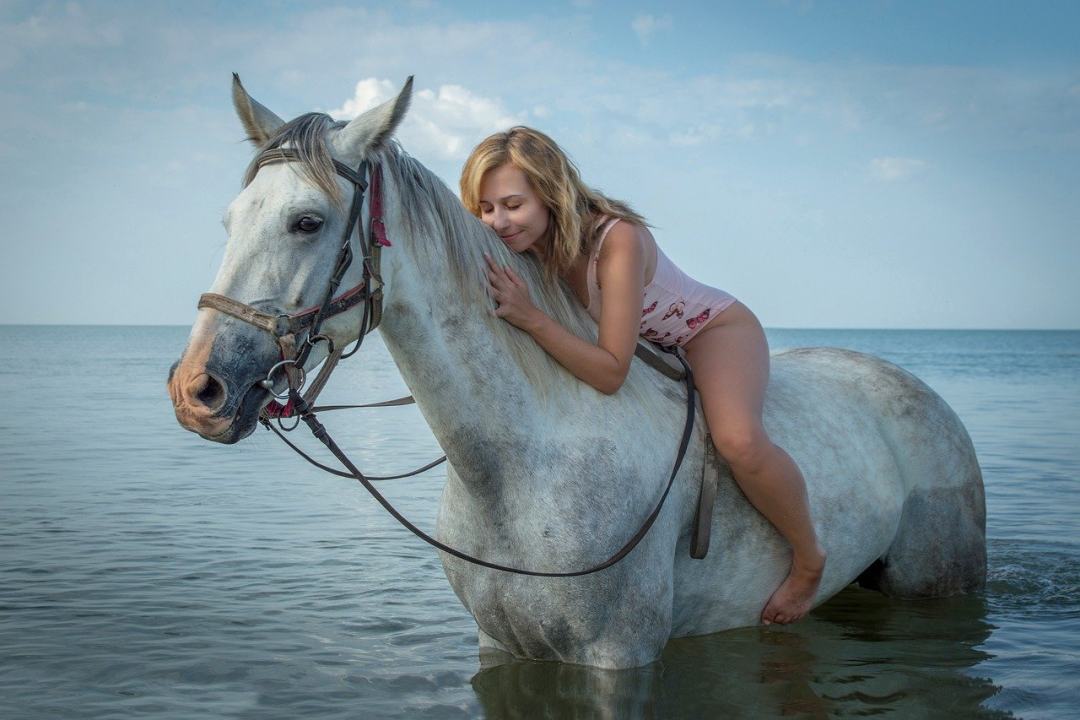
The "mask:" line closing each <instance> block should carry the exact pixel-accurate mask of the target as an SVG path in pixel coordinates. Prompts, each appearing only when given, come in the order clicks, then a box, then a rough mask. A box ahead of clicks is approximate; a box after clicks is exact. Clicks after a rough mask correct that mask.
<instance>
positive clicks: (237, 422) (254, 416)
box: [199, 385, 270, 445]
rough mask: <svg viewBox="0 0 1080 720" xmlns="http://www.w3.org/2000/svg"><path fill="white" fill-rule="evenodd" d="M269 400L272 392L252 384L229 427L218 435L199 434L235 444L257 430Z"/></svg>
mask: <svg viewBox="0 0 1080 720" xmlns="http://www.w3.org/2000/svg"><path fill="white" fill-rule="evenodd" d="M269 400H270V393H269V392H267V390H266V389H265V388H262V387H260V386H259V385H252V386H251V387H249V388H248V390H247V392H246V393H244V398H243V399H242V400H241V401H240V407H239V408H237V410H236V414H235V415H234V416H233V421H232V422H231V423H230V424H229V426H228V427H227V428H225V429H224V430H223V431H221V432H220V433H218V434H216V435H203V434H202V433H199V436H200V437H202V438H203V439H205V440H210V441H212V442H217V443H221V444H222V445H233V444H235V443H238V442H240V441H241V440H243V439H244V438H246V437H247V436H248V435H250V434H251V433H253V432H255V427H256V426H257V425H258V424H259V411H260V410H262V408H263V405H266V403H267V402H268V401H269Z"/></svg>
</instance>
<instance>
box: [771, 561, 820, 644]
mask: <svg viewBox="0 0 1080 720" xmlns="http://www.w3.org/2000/svg"><path fill="white" fill-rule="evenodd" d="M824 571H825V550H824V549H823V548H822V547H821V546H820V545H819V546H818V547H817V552H816V554H815V555H814V556H812V557H811V558H809V559H807V560H801V561H800V560H793V561H792V563H791V572H790V573H788V576H787V578H786V579H785V580H784V582H782V583H781V584H780V587H778V588H777V589H776V592H774V593H773V594H772V597H770V598H769V602H767V603H765V609H764V610H762V611H761V622H763V623H764V624H766V625H772V624H773V623H778V624H781V625H785V624H787V623H793V622H795V621H796V620H798V619H800V618H802V617H803V616H804V615H806V613H808V612H810V606H811V605H812V603H813V602H814V594H815V593H816V592H817V589H818V585H819V584H820V583H821V575H822V573H823V572H824Z"/></svg>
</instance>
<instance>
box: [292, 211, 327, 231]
mask: <svg viewBox="0 0 1080 720" xmlns="http://www.w3.org/2000/svg"><path fill="white" fill-rule="evenodd" d="M321 227H322V220H320V219H319V218H316V217H311V216H310V215H305V216H304V217H302V218H300V219H299V220H298V221H297V222H296V229H297V230H299V231H300V232H302V233H313V232H315V231H316V230H318V229H319V228H321Z"/></svg>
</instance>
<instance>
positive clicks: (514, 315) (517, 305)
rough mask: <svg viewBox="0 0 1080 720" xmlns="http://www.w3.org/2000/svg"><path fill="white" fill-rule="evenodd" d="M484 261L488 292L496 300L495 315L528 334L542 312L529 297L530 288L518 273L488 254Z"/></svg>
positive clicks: (485, 255)
mask: <svg viewBox="0 0 1080 720" xmlns="http://www.w3.org/2000/svg"><path fill="white" fill-rule="evenodd" d="M484 260H486V261H487V266H488V269H487V275H488V292H490V293H491V297H492V298H494V299H495V304H496V308H495V315H496V316H497V317H501V318H502V319H503V320H505V321H507V322H508V323H510V324H511V325H514V326H515V327H519V328H521V329H522V330H525V331H526V332H528V331H529V328H530V327H531V326H532V325H535V324H536V321H537V319H538V318H537V315H538V314H539V312H540V311H539V310H537V309H536V306H535V305H533V303H532V298H530V297H529V286H528V285H526V284H525V281H524V280H522V279H521V278H520V277H518V275H517V273H515V272H514V271H513V270H511V269H510V268H509V267H502V266H501V265H499V264H498V263H496V262H495V261H494V260H492V259H491V256H489V255H487V254H486V253H485V254H484Z"/></svg>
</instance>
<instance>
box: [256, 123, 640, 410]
mask: <svg viewBox="0 0 1080 720" xmlns="http://www.w3.org/2000/svg"><path fill="white" fill-rule="evenodd" d="M344 125H345V123H342V122H336V121H334V120H333V119H332V118H331V117H330V116H329V115H325V114H323V113H308V114H306V115H301V116H300V117H298V118H296V119H294V120H292V121H290V122H288V123H286V124H285V125H283V126H282V127H281V129H280V130H279V131H278V132H277V133H276V134H275V135H274V137H273V138H271V139H270V140H269V141H268V142H267V143H266V144H265V145H264V146H263V147H262V148H261V149H262V150H266V149H271V148H276V147H282V146H285V145H288V146H289V147H291V148H293V149H295V150H296V151H297V152H298V154H299V157H300V162H298V163H296V165H297V166H298V168H299V170H300V172H301V174H302V176H303V177H304V178H305V179H306V180H308V181H309V182H311V183H312V184H313V185H315V186H316V187H318V188H319V189H321V190H323V191H324V192H326V193H327V194H328V195H330V196H331V197H332V198H335V199H338V198H339V197H340V190H339V188H338V184H337V180H336V171H335V169H334V165H333V159H332V157H331V155H330V152H329V149H328V148H327V144H326V136H327V133H328V132H329V131H333V130H337V129H340V128H341V127H343V126H344ZM376 156H377V157H374V158H372V160H375V161H377V162H380V163H381V166H382V169H383V173H384V175H388V176H389V177H388V179H387V180H388V184H389V185H390V186H392V187H393V188H394V189H395V190H396V191H397V193H398V196H399V197H398V202H397V203H396V207H395V208H393V209H392V211H396V212H397V213H399V220H400V222H401V223H402V225H403V230H404V231H405V232H406V233H408V234H409V236H410V237H411V238H412V243H413V246H412V247H413V249H414V252H417V253H422V254H423V256H424V259H425V261H429V262H431V263H432V264H433V265H434V266H440V265H441V266H444V267H446V269H447V270H448V273H447V274H448V275H449V276H450V277H452V278H453V279H454V280H455V281H456V284H457V292H458V295H459V297H461V299H462V301H463V304H464V305H466V306H468V307H475V308H483V311H482V312H481V313H480V315H481V317H482V318H483V319H484V320H485V321H486V323H487V325H488V327H489V328H490V329H491V332H492V334H493V335H494V336H495V338H496V340H497V342H499V343H501V344H503V345H504V346H506V347H507V348H508V349H509V351H510V355H511V356H512V357H513V358H514V360H515V361H516V363H517V364H518V365H519V366H520V367H521V369H522V371H523V372H524V373H525V375H526V377H527V378H528V379H529V381H530V383H531V384H532V385H533V386H534V388H535V389H536V390H538V391H539V392H540V393H541V394H544V395H547V394H548V392H547V391H549V390H551V389H554V388H555V387H558V388H559V389H560V390H563V389H566V388H567V386H572V387H577V386H578V383H577V382H569V381H570V380H571V379H572V377H573V376H572V375H570V373H569V371H567V370H566V369H565V368H563V367H562V366H561V365H560V364H559V363H558V362H557V361H555V360H554V358H552V357H551V356H550V355H548V354H547V352H545V351H544V349H543V348H541V347H540V346H539V345H538V344H537V343H536V341H535V340H533V339H532V337H530V336H529V334H528V333H526V332H523V331H521V330H519V329H518V328H516V327H514V326H513V325H511V324H510V323H508V322H505V321H504V320H502V319H500V318H497V317H495V315H494V314H493V313H492V312H489V311H490V310H492V309H493V305H492V300H491V298H490V297H489V296H488V293H487V286H488V281H487V275H486V272H485V268H486V265H485V261H484V254H485V253H486V254H488V255H489V256H491V257H492V258H493V259H494V260H495V261H497V262H499V263H502V264H504V265H509V266H510V267H511V268H513V270H514V271H515V272H516V273H517V274H518V275H519V276H520V277H521V278H522V279H523V280H524V281H525V282H526V283H527V284H528V286H529V290H530V294H531V297H532V300H533V303H534V304H535V305H536V306H537V307H538V308H539V309H540V310H542V311H543V312H545V313H546V314H547V315H548V316H549V317H551V318H552V319H554V320H556V321H557V322H558V323H559V324H560V325H562V326H563V327H564V328H566V329H567V330H569V331H570V332H571V333H573V334H575V335H577V336H578V337H580V338H583V339H585V340H588V341H589V342H596V331H597V328H596V323H595V322H594V321H593V319H592V318H591V317H590V316H589V314H588V313H587V312H586V311H585V309H584V308H583V307H581V303H579V302H578V301H577V299H576V298H575V297H574V296H573V293H572V291H571V290H570V289H569V288H568V287H567V286H566V285H565V284H563V283H561V282H560V283H552V282H551V281H550V280H547V279H546V278H545V277H544V270H543V268H542V266H541V264H540V263H539V262H538V261H537V260H536V259H535V258H533V256H531V255H528V254H518V253H514V252H511V251H510V250H509V249H508V248H507V247H506V245H505V244H504V243H502V242H501V241H500V240H499V239H498V237H497V235H496V234H495V233H494V232H493V231H492V230H491V229H490V228H489V227H488V226H486V225H484V224H483V223H482V222H480V220H479V219H477V218H476V217H474V216H473V215H472V214H471V213H469V212H468V210H466V209H465V207H464V206H463V205H462V204H461V201H460V200H459V199H458V197H457V196H456V195H455V194H454V193H453V192H451V191H450V189H449V188H447V186H446V185H445V184H444V183H443V182H442V181H441V180H440V179H439V178H438V176H436V175H435V174H434V173H433V172H431V171H430V170H428V169H427V168H426V167H424V165H423V164H421V163H420V162H419V161H417V160H416V159H414V158H413V157H411V156H410V155H409V154H408V153H406V152H405V150H404V149H403V148H402V147H401V146H400V145H399V144H398V143H397V142H390V143H388V144H386V145H384V146H383V147H381V148H379V149H378V150H377V151H376ZM257 171H258V166H257V164H256V163H255V162H252V164H251V165H250V166H249V167H248V170H247V172H246V173H245V180H244V181H245V184H247V183H248V182H250V181H251V178H253V177H254V175H255V172H257ZM651 372H653V371H651V370H648V369H646V368H643V367H642V365H641V364H640V363H632V364H631V369H630V374H629V375H628V376H627V378H626V382H625V383H624V384H623V389H624V390H625V391H627V392H628V393H629V394H630V395H632V396H635V397H636V398H638V399H639V400H644V399H645V398H646V397H651V398H653V402H655V401H656V396H655V395H653V394H651V393H649V392H647V390H649V389H652V390H655V382H656V378H655V377H653V376H651V375H649V373H651Z"/></svg>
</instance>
